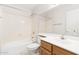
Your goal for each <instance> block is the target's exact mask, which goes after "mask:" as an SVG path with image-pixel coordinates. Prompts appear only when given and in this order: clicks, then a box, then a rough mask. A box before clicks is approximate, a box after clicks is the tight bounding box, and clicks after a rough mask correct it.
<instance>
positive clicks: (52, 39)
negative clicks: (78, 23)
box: [39, 33, 79, 54]
mask: <svg viewBox="0 0 79 59" xmlns="http://www.w3.org/2000/svg"><path fill="white" fill-rule="evenodd" d="M39 35H41V36H45V37H40V39H41V40H42V41H45V42H48V43H50V44H54V45H56V46H58V47H61V48H63V49H66V50H68V51H70V52H73V53H75V54H79V40H78V39H79V37H73V36H67V35H61V34H53V33H40V34H39ZM62 37H63V39H62Z"/></svg>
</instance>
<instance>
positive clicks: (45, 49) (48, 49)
mask: <svg viewBox="0 0 79 59" xmlns="http://www.w3.org/2000/svg"><path fill="white" fill-rule="evenodd" d="M40 54H41V55H51V54H52V44H50V43H48V42H45V41H41V46H40Z"/></svg>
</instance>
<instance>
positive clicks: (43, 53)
mask: <svg viewBox="0 0 79 59" xmlns="http://www.w3.org/2000/svg"><path fill="white" fill-rule="evenodd" d="M40 55H51V52H49V51H47V50H46V49H44V48H42V47H40Z"/></svg>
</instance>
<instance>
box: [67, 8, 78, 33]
mask: <svg viewBox="0 0 79 59" xmlns="http://www.w3.org/2000/svg"><path fill="white" fill-rule="evenodd" d="M66 32H69V33H74V34H78V33H79V9H76V10H72V11H68V12H67V13H66Z"/></svg>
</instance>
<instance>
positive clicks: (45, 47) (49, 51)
mask: <svg viewBox="0 0 79 59" xmlns="http://www.w3.org/2000/svg"><path fill="white" fill-rule="evenodd" d="M40 55H75V53H72V52H70V51H68V50H65V49H63V48H60V47H58V46H56V45H53V44H50V43H48V42H46V41H43V40H41V46H40Z"/></svg>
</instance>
